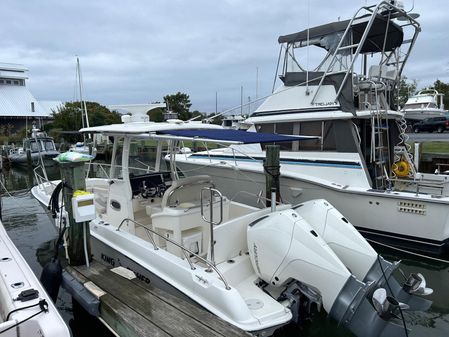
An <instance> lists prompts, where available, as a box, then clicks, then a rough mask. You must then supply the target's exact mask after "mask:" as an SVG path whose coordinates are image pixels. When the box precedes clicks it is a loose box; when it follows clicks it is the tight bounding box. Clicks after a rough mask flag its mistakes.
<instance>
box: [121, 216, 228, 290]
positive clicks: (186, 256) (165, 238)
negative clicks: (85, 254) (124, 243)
mask: <svg viewBox="0 0 449 337" xmlns="http://www.w3.org/2000/svg"><path fill="white" fill-rule="evenodd" d="M125 222H126V224H127V225H128V223H129V222H132V223H134V224H135V225H137V226H139V227H142V228H144V229H145V230H146V233H147V235H148V237H149V239H150V240H151V243H152V245H153V247H154V250H158V249H159V247H158V246H157V244H156V242H155V241H154V238H153V236H152V235H151V234H154V235H157V236H158V237H160V238H162V239H164V240H165V241H168V242H170V243H171V244H173V245H175V246H176V247H178V248H180V249H181V250H182V252H183V254H184V256H185V258H186V260H187V262H188V263H189V265H190V269H191V270H195V269H196V267H195V266H194V265H193V262H192V260H191V259H190V258H191V256H192V255H193V256H195V257H196V258H197V259H199V260H201V261H202V262H204V263H205V264H206V265H207V266H208V269H209V270H211V269H213V270H214V271H215V272H216V273H217V275H218V277H219V279H220V280H221V281H222V282H223V284H224V285H225V288H226V290H230V289H231V287H230V286H229V283H228V282H227V281H226V279H225V278H224V276H223V274H222V273H221V272H220V271H219V270H218V268H217V267H216V266H215V264H214V263H212V262H211V261H208V260H206V259H205V258H203V257H201V256H199V255H198V254H196V253H194V252H192V251H191V250H189V249H187V248H185V247H184V246H183V245H181V244H179V243H178V242H176V241H173V240H171V239H169V238H167V237H165V236H164V235H161V234H159V233H157V232H156V231H154V230H152V229H151V228H148V227H147V226H145V225H144V224H141V223H140V222H137V221H135V220H133V219H129V218H126V219H123V220H122V222H121V223H120V225H119V226H118V228H117V231H119V230H120V228H121V227H122V225H123V224H124V223H125ZM150 233H151V234H150ZM189 254H190V255H189Z"/></svg>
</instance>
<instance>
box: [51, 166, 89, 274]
mask: <svg viewBox="0 0 449 337" xmlns="http://www.w3.org/2000/svg"><path fill="white" fill-rule="evenodd" d="M59 167H60V170H61V180H62V181H63V182H64V183H65V185H64V208H65V211H66V212H67V215H68V222H69V226H70V227H69V228H68V232H69V235H68V237H69V245H68V253H69V260H70V261H69V263H70V265H72V266H80V265H84V264H85V263H86V257H85V256H86V255H85V252H84V237H83V235H84V230H86V240H87V256H88V257H89V260H90V259H91V254H90V231H89V226H88V224H86V223H85V222H80V223H76V222H75V219H74V215H73V209H72V197H73V192H75V191H77V190H83V191H84V190H86V181H85V177H84V162H60V163H59Z"/></svg>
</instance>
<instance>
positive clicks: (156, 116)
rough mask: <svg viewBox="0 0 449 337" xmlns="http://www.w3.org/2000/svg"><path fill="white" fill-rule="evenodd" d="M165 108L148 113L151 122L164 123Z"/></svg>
mask: <svg viewBox="0 0 449 337" xmlns="http://www.w3.org/2000/svg"><path fill="white" fill-rule="evenodd" d="M164 112H165V109H164V108H155V109H152V110H150V111H148V113H147V114H148V117H150V121H152V122H163V121H164Z"/></svg>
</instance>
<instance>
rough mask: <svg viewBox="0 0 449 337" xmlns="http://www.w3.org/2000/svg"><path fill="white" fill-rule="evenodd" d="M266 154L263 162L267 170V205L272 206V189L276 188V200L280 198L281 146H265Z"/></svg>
mask: <svg viewBox="0 0 449 337" xmlns="http://www.w3.org/2000/svg"><path fill="white" fill-rule="evenodd" d="M265 151H266V155H265V160H264V164H263V168H264V171H265V197H266V200H267V207H270V206H271V191H272V189H273V188H274V189H276V201H277V202H279V201H280V200H281V198H280V183H279V175H280V159H279V158H280V147H279V145H267V146H266V148H265Z"/></svg>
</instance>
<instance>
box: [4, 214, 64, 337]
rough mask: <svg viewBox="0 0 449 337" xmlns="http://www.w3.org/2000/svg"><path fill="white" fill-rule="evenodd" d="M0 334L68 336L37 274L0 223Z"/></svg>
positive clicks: (28, 336) (14, 335)
mask: <svg viewBox="0 0 449 337" xmlns="http://www.w3.org/2000/svg"><path fill="white" fill-rule="evenodd" d="M0 256H1V258H0V335H2V336H7V337H19V336H27V337H42V336H46V337H70V336H71V335H70V332H69V330H68V328H67V326H66V324H65V322H64V320H63V319H62V317H61V316H60V314H59V312H58V311H57V309H56V307H55V305H54V304H53V302H52V300H51V299H50V297H49V296H48V294H47V293H46V292H45V290H44V288H43V287H42V285H41V284H40V282H39V280H38V279H37V277H36V276H35V275H34V273H33V271H32V270H31V268H30V267H29V266H28V264H27V262H26V261H25V259H24V258H23V256H22V255H21V254H20V252H19V251H18V249H17V248H16V246H15V245H14V243H13V242H12V241H11V239H10V238H9V236H8V234H7V233H6V230H5V228H4V227H3V224H2V223H1V222H0Z"/></svg>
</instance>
